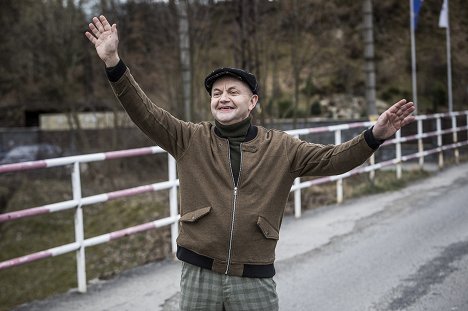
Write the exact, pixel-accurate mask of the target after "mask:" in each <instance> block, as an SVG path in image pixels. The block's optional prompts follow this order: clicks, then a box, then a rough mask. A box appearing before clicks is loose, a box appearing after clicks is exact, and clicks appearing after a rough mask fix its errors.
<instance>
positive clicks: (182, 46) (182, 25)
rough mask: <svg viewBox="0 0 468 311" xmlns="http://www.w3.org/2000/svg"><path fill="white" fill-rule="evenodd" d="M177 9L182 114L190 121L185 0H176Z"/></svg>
mask: <svg viewBox="0 0 468 311" xmlns="http://www.w3.org/2000/svg"><path fill="white" fill-rule="evenodd" d="M177 11H178V15H179V53H180V67H181V71H182V89H183V101H184V115H185V120H186V121H192V111H191V106H192V104H191V99H192V68H191V64H190V34H189V21H188V16H187V0H179V1H177Z"/></svg>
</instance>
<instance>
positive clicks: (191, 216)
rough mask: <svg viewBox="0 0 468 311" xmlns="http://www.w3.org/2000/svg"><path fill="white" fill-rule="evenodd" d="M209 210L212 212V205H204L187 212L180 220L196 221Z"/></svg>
mask: <svg viewBox="0 0 468 311" xmlns="http://www.w3.org/2000/svg"><path fill="white" fill-rule="evenodd" d="M209 212H211V206H208V207H203V208H200V209H197V210H195V211H193V212H188V213H187V214H185V215H183V216H181V217H180V221H181V222H196V221H197V220H198V219H200V218H202V217H203V216H205V215H206V214H208V213H209Z"/></svg>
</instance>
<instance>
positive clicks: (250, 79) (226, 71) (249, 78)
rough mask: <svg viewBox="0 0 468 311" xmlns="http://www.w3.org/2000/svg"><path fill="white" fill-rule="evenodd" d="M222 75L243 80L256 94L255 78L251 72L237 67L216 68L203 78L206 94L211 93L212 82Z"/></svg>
mask: <svg viewBox="0 0 468 311" xmlns="http://www.w3.org/2000/svg"><path fill="white" fill-rule="evenodd" d="M223 76H232V77H234V78H237V79H239V80H241V81H243V82H244V83H246V84H247V85H248V86H249V88H250V90H251V91H252V93H254V94H258V93H257V92H258V84H257V78H255V76H254V75H253V74H251V73H250V72H247V71H245V70H242V69H239V68H230V67H223V68H218V69H216V70H214V71H213V72H212V73H210V74H209V75H208V76H207V77H206V78H205V88H206V91H207V92H208V94H210V95H211V89H212V88H213V84H214V82H215V81H216V80H218V79H219V78H221V77H223Z"/></svg>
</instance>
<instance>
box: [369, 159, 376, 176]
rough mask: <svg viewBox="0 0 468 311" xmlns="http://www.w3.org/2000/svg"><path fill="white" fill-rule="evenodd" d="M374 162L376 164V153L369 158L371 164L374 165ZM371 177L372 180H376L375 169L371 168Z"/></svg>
mask: <svg viewBox="0 0 468 311" xmlns="http://www.w3.org/2000/svg"><path fill="white" fill-rule="evenodd" d="M374 164H375V153H373V154H372V155H371V156H370V158H369V165H374ZM369 179H370V180H371V182H374V179H375V170H371V171H370V172H369Z"/></svg>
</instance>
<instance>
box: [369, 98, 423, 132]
mask: <svg viewBox="0 0 468 311" xmlns="http://www.w3.org/2000/svg"><path fill="white" fill-rule="evenodd" d="M414 110H415V107H414V104H413V103H412V102H406V100H404V99H402V100H400V101H399V102H397V103H396V104H394V105H393V106H391V107H390V108H388V109H387V110H386V111H385V112H384V113H382V114H381V115H380V117H379V118H378V119H377V122H376V123H375V125H374V128H373V130H372V133H373V134H374V137H375V138H377V139H387V138H389V137H390V136H392V135H393V134H395V133H396V132H397V131H398V130H399V129H401V128H402V127H403V126H405V125H407V124H408V123H410V122H413V121H414V119H415V118H414V116H412V115H411V114H412V113H413V112H414Z"/></svg>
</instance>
